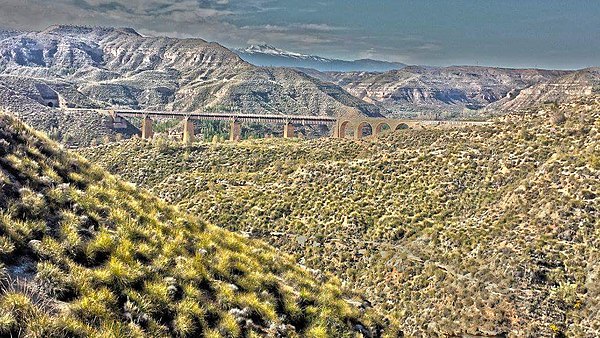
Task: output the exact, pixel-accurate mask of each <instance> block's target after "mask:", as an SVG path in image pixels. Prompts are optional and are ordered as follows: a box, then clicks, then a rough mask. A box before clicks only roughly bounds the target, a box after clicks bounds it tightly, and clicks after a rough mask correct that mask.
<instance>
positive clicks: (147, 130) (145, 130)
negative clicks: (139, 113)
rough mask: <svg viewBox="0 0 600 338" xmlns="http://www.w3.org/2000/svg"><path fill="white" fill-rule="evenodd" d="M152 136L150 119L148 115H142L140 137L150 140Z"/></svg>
mask: <svg viewBox="0 0 600 338" xmlns="http://www.w3.org/2000/svg"><path fill="white" fill-rule="evenodd" d="M153 136H154V131H153V130H152V119H151V118H149V117H148V116H144V118H143V120H142V139H144V140H150V139H152V137H153Z"/></svg>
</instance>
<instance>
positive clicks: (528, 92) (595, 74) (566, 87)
mask: <svg viewBox="0 0 600 338" xmlns="http://www.w3.org/2000/svg"><path fill="white" fill-rule="evenodd" d="M599 93H600V68H587V69H582V70H580V71H577V72H574V73H570V74H567V75H564V76H561V77H559V78H557V79H554V80H551V81H548V82H544V83H540V84H537V85H534V86H531V87H528V88H525V89H523V90H521V91H519V92H518V94H515V95H512V96H510V97H506V98H504V99H502V100H499V101H497V102H495V103H494V104H491V105H489V106H488V107H487V108H486V110H487V111H512V112H522V111H531V110H532V109H536V108H537V107H539V106H540V105H542V104H548V103H551V104H559V103H566V102H571V101H576V100H578V99H582V98H585V97H589V96H594V95H598V94H599Z"/></svg>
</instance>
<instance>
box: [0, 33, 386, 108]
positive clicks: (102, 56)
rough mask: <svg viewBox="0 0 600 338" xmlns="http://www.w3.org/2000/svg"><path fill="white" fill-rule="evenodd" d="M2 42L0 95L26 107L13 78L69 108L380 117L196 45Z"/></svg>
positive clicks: (36, 38)
mask: <svg viewBox="0 0 600 338" xmlns="http://www.w3.org/2000/svg"><path fill="white" fill-rule="evenodd" d="M2 36H4V38H2V40H1V41H0V73H1V74H2V75H3V77H2V79H0V91H5V92H6V91H7V90H10V91H13V92H18V93H19V94H21V95H23V96H26V97H29V98H31V99H33V100H34V101H36V99H37V97H38V96H39V93H37V92H36V91H33V92H32V91H29V90H24V91H22V90H21V91H19V88H18V87H19V86H20V81H19V80H17V81H16V83H15V81H14V79H15V78H16V79H22V80H23V81H26V82H31V81H33V82H36V83H37V84H44V85H46V86H47V87H49V89H48V90H46V92H56V94H57V95H58V96H59V97H61V99H64V100H65V101H66V102H63V103H64V104H66V105H70V106H86V107H89V106H95V107H115V106H117V107H130V108H144V109H166V110H180V111H195V110H200V109H205V110H219V111H222V110H229V109H233V108H232V107H235V109H236V110H239V111H241V112H252V113H286V114H303V115H332V116H335V115H339V114H344V113H348V112H353V113H358V114H364V115H369V116H381V115H380V114H379V112H380V108H379V107H377V106H376V105H373V104H369V103H366V102H364V101H362V100H360V99H358V98H356V97H354V96H352V95H350V94H349V93H347V92H346V91H345V90H343V89H342V88H341V87H339V86H337V85H335V84H332V83H330V82H323V81H321V80H318V79H315V78H313V77H309V76H307V75H306V74H304V73H302V72H300V71H298V70H294V69H288V68H265V67H257V66H254V65H251V64H249V63H247V62H245V61H243V60H242V59H240V58H239V57H238V56H237V55H236V54H235V53H233V52H231V51H230V50H228V49H226V48H224V47H223V46H221V45H219V44H217V43H214V42H206V41H204V40H201V39H175V38H166V37H144V36H142V35H140V34H138V33H137V32H136V31H135V30H133V29H128V28H91V27H78V26H52V27H49V28H48V29H46V30H44V31H41V32H25V33H6V34H4V35H2ZM9 77H10V79H11V80H10V81H7V80H6V79H7V78H9ZM57 83H60V85H57ZM5 95H8V94H6V93H5ZM37 101H39V100H37ZM42 103H43V102H42ZM38 108H39V107H38ZM25 109H27V110H29V111H31V109H30V108H25Z"/></svg>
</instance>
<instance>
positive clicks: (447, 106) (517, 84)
mask: <svg viewBox="0 0 600 338" xmlns="http://www.w3.org/2000/svg"><path fill="white" fill-rule="evenodd" d="M565 74H568V72H565V71H550V70H538V69H506V68H492V67H472V66H453V67H443V68H438V67H421V66H409V67H405V68H403V69H400V70H393V71H389V72H385V73H369V72H350V73H336V72H328V73H321V74H320V75H319V74H315V73H314V72H313V73H311V75H313V76H316V77H318V78H321V79H323V80H328V81H332V82H334V83H336V84H338V85H340V86H342V87H343V88H344V89H346V90H347V91H348V92H350V93H351V94H353V95H354V96H356V97H359V98H361V99H363V100H365V101H366V102H370V103H375V104H378V105H381V106H382V107H384V108H386V109H387V110H389V112H387V113H386V114H391V115H393V116H418V117H427V116H429V117H431V116H432V115H436V114H442V113H443V114H442V115H441V117H443V118H461V117H463V118H472V117H484V116H489V115H490V113H493V112H492V111H478V110H479V109H481V108H484V107H486V106H487V105H489V104H490V103H493V102H496V101H498V100H501V99H503V98H505V97H512V96H513V95H516V94H517V93H518V91H519V90H520V89H523V88H526V87H529V86H531V85H534V84H537V83H541V82H545V81H547V80H552V79H555V78H557V77H559V76H562V75H565Z"/></svg>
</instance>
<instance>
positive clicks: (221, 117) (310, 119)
mask: <svg viewBox="0 0 600 338" xmlns="http://www.w3.org/2000/svg"><path fill="white" fill-rule="evenodd" d="M66 110H68V111H84V112H89V111H94V112H99V113H104V114H113V113H114V114H116V115H118V116H122V117H145V116H148V117H164V118H189V119H192V120H208V121H232V120H235V121H240V122H262V123H297V124H304V125H321V124H335V123H336V121H337V118H335V117H331V116H304V115H283V114H282V115H275V114H272V115H264V114H242V113H206V112H192V113H183V112H178V111H146V110H132V109H115V110H109V109H79V108H67V109H66Z"/></svg>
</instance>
